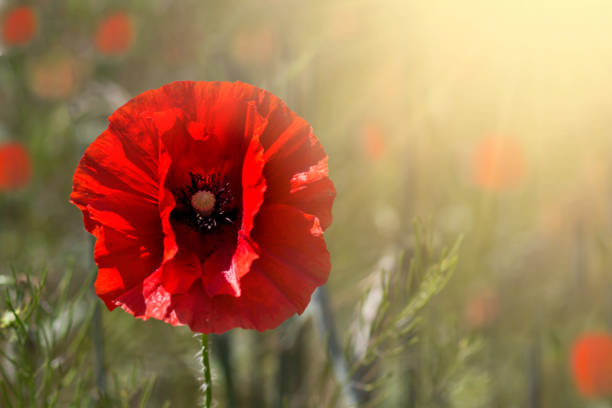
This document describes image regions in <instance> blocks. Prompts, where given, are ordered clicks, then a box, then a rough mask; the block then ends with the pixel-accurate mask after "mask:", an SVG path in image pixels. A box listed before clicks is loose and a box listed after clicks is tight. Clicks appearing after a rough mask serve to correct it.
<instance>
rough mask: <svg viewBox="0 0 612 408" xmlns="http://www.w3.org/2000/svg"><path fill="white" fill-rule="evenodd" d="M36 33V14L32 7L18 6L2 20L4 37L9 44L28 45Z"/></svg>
mask: <svg viewBox="0 0 612 408" xmlns="http://www.w3.org/2000/svg"><path fill="white" fill-rule="evenodd" d="M35 33H36V15H35V14H34V11H33V10H32V8H31V7H28V6H21V7H16V8H14V9H12V10H11V11H9V12H8V13H7V14H6V15H5V16H4V18H3V20H2V37H3V38H4V42H5V44H7V45H26V44H27V43H29V42H30V41H32V38H34V34H35Z"/></svg>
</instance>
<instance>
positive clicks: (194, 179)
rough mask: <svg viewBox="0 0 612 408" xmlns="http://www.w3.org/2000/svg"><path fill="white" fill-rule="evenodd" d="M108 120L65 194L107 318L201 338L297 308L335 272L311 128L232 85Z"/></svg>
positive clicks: (149, 97)
mask: <svg viewBox="0 0 612 408" xmlns="http://www.w3.org/2000/svg"><path fill="white" fill-rule="evenodd" d="M109 120H110V126H109V128H108V129H107V130H106V131H105V132H104V133H102V134H101V135H100V136H99V137H98V139H96V141H95V142H94V143H92V144H91V146H89V148H88V149H87V151H86V152H85V155H84V156H83V158H82V159H81V162H80V163H79V166H78V167H77V170H76V172H75V175H74V180H73V192H72V195H71V201H72V202H73V203H74V204H75V205H77V206H78V207H79V208H80V209H81V210H82V211H83V215H84V222H85V227H86V229H87V230H88V231H89V232H91V233H92V234H93V235H94V236H96V238H97V242H96V246H95V254H94V255H95V259H96V262H97V264H98V276H97V280H96V284H95V287H96V292H97V294H98V296H100V298H102V300H104V302H105V303H106V305H107V307H108V308H109V309H111V310H112V309H114V308H115V307H117V306H119V307H121V308H123V309H124V310H126V311H127V312H129V313H131V314H133V315H134V316H136V317H139V318H142V319H147V318H150V317H153V318H156V319H160V320H163V321H165V322H167V323H170V324H172V325H182V324H187V325H189V327H190V328H191V329H192V330H193V331H197V332H203V333H221V332H224V331H226V330H229V329H231V328H233V327H243V328H254V329H258V330H266V329H271V328H274V327H276V326H278V325H279V324H280V323H281V322H283V321H284V320H285V319H287V318H288V317H290V316H291V315H293V314H294V313H296V312H297V313H301V312H303V311H304V309H305V308H306V306H307V304H308V302H309V300H310V296H311V295H312V292H313V291H314V289H315V288H316V287H317V286H320V285H322V284H323V283H324V282H325V281H326V280H327V277H328V274H329V269H330V263H329V253H328V252H327V249H326V245H325V240H324V238H323V231H324V230H325V229H326V228H327V227H328V226H329V224H330V223H331V219H332V218H331V206H332V202H333V200H334V197H335V190H334V186H333V183H332V182H331V180H330V179H329V178H328V175H327V155H326V154H325V152H324V151H323V148H322V146H321V144H320V143H319V141H318V140H317V139H316V137H315V136H314V135H313V133H312V129H311V127H310V126H309V125H308V123H306V121H304V120H303V119H301V118H300V117H298V116H297V115H296V114H295V113H293V112H292V111H291V110H289V108H287V106H286V105H285V104H284V103H283V102H282V101H281V100H280V99H278V98H277V97H276V96H274V95H272V94H270V93H268V92H266V91H264V90H262V89H259V88H256V87H253V86H251V85H248V84H244V83H239V82H237V83H227V82H174V83H171V84H169V85H166V86H164V87H162V88H160V89H156V90H151V91H147V92H145V93H143V94H141V95H139V96H137V97H136V98H134V99H132V100H131V101H129V102H128V103H127V104H125V105H124V106H123V107H121V108H119V109H118V110H117V111H116V112H115V113H114V114H113V115H112V116H111V117H110V119H109Z"/></svg>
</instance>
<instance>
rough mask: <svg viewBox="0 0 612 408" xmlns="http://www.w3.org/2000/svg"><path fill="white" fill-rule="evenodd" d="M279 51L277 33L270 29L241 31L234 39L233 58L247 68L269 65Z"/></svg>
mask: <svg viewBox="0 0 612 408" xmlns="http://www.w3.org/2000/svg"><path fill="white" fill-rule="evenodd" d="M278 51H279V41H278V34H277V32H276V31H275V30H274V29H272V28H270V27H266V26H263V27H259V28H251V29H247V30H243V31H239V32H238V33H237V34H236V36H235V37H234V43H233V49H232V56H233V57H234V59H235V60H236V61H238V62H239V63H240V64H242V65H245V66H251V65H256V66H263V65H269V64H270V63H272V62H273V60H274V55H275V54H276V53H278Z"/></svg>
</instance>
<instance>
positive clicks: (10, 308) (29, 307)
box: [0, 268, 153, 408]
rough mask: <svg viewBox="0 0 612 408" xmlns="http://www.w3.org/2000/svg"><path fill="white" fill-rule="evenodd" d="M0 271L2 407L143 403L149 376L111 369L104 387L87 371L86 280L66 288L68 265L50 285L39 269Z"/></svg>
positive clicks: (88, 311)
mask: <svg viewBox="0 0 612 408" xmlns="http://www.w3.org/2000/svg"><path fill="white" fill-rule="evenodd" d="M32 276H37V274H35V273H33V272H32V271H26V272H25V273H18V272H17V270H16V269H13V270H12V274H11V275H0V284H1V285H2V291H3V293H4V299H3V300H4V301H3V305H2V307H1V308H0V316H2V318H1V322H0V357H1V358H0V375H1V377H0V401H2V404H1V405H2V406H3V407H7V408H18V407H27V408H38V407H40V408H43V407H44V408H52V407H82V406H95V407H126V408H127V407H132V406H139V407H144V406H146V403H147V400H148V398H149V397H150V394H151V391H152V387H153V381H152V380H150V379H149V380H147V379H144V380H143V379H142V375H141V374H140V373H138V372H137V371H135V370H134V371H133V372H132V373H131V374H130V375H129V376H127V377H126V376H125V375H123V376H118V375H116V374H113V375H112V379H113V381H112V384H111V387H110V388H109V390H100V389H99V388H97V384H96V381H95V380H94V378H93V377H94V373H93V372H92V369H91V367H92V365H93V364H92V363H93V361H92V359H93V357H92V355H93V347H92V344H91V341H90V328H91V327H90V326H91V324H92V319H93V316H94V313H93V312H94V307H93V306H92V305H93V303H92V302H91V298H90V288H89V282H87V284H83V285H81V286H80V287H79V288H71V287H70V286H71V282H72V278H73V274H72V268H67V269H66V271H65V275H64V277H63V278H62V280H61V281H60V282H59V283H58V285H57V286H56V287H55V288H53V289H52V290H51V289H50V288H49V284H48V283H47V273H46V272H45V271H43V273H42V274H40V278H37V279H36V281H35V280H34V279H33V278H32Z"/></svg>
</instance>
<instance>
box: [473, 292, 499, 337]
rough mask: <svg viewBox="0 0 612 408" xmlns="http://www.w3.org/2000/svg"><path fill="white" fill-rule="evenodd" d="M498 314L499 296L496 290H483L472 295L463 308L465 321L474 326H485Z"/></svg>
mask: <svg viewBox="0 0 612 408" xmlns="http://www.w3.org/2000/svg"><path fill="white" fill-rule="evenodd" d="M498 314H499V296H498V294H497V292H496V291H493V290H483V291H482V292H479V293H477V294H476V295H475V296H473V297H472V298H471V299H470V300H469V301H468V303H467V305H466V308H465V318H466V321H467V323H468V324H469V325H470V326H471V327H474V328H478V327H486V326H489V325H490V324H491V323H493V322H494V321H495V319H496V318H497V315H498Z"/></svg>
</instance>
